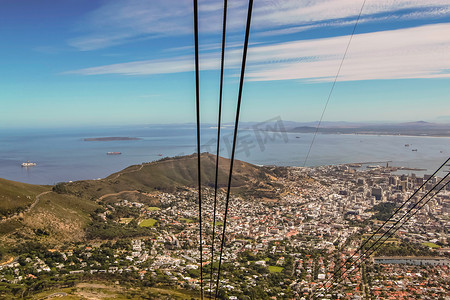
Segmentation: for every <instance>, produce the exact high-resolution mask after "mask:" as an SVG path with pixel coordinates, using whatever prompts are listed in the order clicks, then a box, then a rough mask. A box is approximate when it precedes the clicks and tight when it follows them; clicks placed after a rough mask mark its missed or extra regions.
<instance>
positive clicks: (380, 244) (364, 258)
mask: <svg viewBox="0 0 450 300" xmlns="http://www.w3.org/2000/svg"><path fill="white" fill-rule="evenodd" d="M449 175H450V172H449V173H447V175H445V176H444V178H442V179H441V180H440V181H439V182H438V183H436V184H435V185H434V186H433V187H432V188H431V189H430V191H428V192H427V193H426V194H425V195H424V196H423V197H422V198H421V199H420V200H419V201H418V202H416V203H415V205H414V206H413V207H412V208H410V209H409V210H408V211H407V212H406V213H405V214H404V215H403V216H402V218H400V220H398V221H397V222H396V223H395V224H394V225H393V226H392V227H390V228H389V230H388V231H387V232H385V234H383V236H381V237H380V238H379V239H378V240H377V241H376V242H375V243H373V244H372V245H371V247H369V249H367V250H366V251H365V252H364V253H363V254H362V255H361V256H360V257H359V258H358V259H357V260H355V261H354V262H353V263H352V264H351V265H350V266H349V267H348V268H346V270H345V271H344V273H342V274H341V276H340V277H339V278H340V280H338V281H336V280H333V282H331V283H330V287H328V288H326V290H325V292H324V293H325V294H326V293H327V292H328V291H329V290H330V288H331V287H332V285H333V284H334V283H336V284H339V283H340V282H341V281H342V278H343V276H344V275H345V274H346V273H347V272H348V270H349V269H350V268H351V267H352V266H354V264H355V263H356V262H358V261H359V260H360V259H362V261H361V262H360V263H359V264H358V265H357V266H356V267H355V268H354V269H353V270H356V269H357V268H359V267H360V266H361V265H362V264H363V263H364V261H365V260H367V258H368V257H370V255H372V254H373V253H375V251H377V250H378V249H379V248H380V247H381V246H382V245H383V244H384V243H385V242H386V241H387V240H389V239H390V238H391V237H392V236H393V235H394V234H395V233H396V232H397V230H398V229H400V228H401V227H402V226H403V225H404V224H405V223H406V222H408V221H409V220H410V219H411V218H412V217H413V216H414V215H415V214H416V213H417V212H418V211H419V210H421V209H422V208H423V207H424V206H425V205H426V204H428V202H430V201H431V200H432V199H433V198H434V196H436V195H437V194H438V193H439V192H440V191H441V190H442V189H443V188H444V187H445V186H446V185H447V184H449V182H447V183H445V184H444V185H443V186H441V187H440V188H439V190H438V191H437V192H436V193H434V194H433V195H432V196H431V197H430V198H429V199H428V200H427V201H425V203H424V204H422V206H420V207H419V208H418V209H417V210H416V211H415V212H414V213H412V214H411V215H410V216H409V217H408V218H407V219H406V220H405V221H403V223H402V224H400V226H398V227H397V228H396V229H394V231H392V232H391V233H390V234H389V236H388V237H387V238H385V239H384V240H382V239H383V238H384V236H385V235H386V234H387V233H388V232H389V231H390V230H391V229H392V228H395V226H396V225H397V224H398V223H399V222H400V221H401V220H402V219H403V218H404V217H405V216H406V215H408V214H409V213H410V212H411V211H412V210H413V209H414V208H415V207H416V206H417V205H418V204H419V203H420V202H422V201H423V200H424V199H425V198H426V197H427V196H428V195H429V194H430V193H431V192H432V191H433V190H434V189H435V188H436V187H437V186H439V185H440V184H441V183H442V182H443V181H445V179H446V178H447V177H448V176H449ZM379 241H381V242H380V243H379V244H378V246H377V247H376V248H375V249H373V250H372V252H370V253H369V254H367V252H369V251H370V250H371V249H372V248H373V247H374V246H375V245H376V244H377V243H378V242H379ZM344 265H345V263H344ZM353 270H351V271H350V272H349V273H348V274H350V273H351V272H353Z"/></svg>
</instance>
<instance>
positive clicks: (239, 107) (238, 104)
mask: <svg viewBox="0 0 450 300" xmlns="http://www.w3.org/2000/svg"><path fill="white" fill-rule="evenodd" d="M252 8H253V0H249V1H248V13H247V26H246V29H245V40H244V51H243V54H242V66H241V78H240V81H239V93H238V101H237V108H236V120H235V123H234V135H233V147H232V150H231V161H230V173H229V176H228V188H227V196H226V201H225V213H224V218H223V232H222V241H221V246H220V255H219V266H218V270H217V282H216V294H215V299H216V298H217V296H218V292H219V283H220V271H221V265H222V255H223V248H224V245H225V233H226V226H227V215H228V204H229V200H230V189H231V179H232V177H233V164H234V154H235V150H236V140H237V132H238V127H239V114H240V111H241V100H242V89H243V86H244V76H245V64H246V61H247V49H248V39H249V35H250V25H251V18H252Z"/></svg>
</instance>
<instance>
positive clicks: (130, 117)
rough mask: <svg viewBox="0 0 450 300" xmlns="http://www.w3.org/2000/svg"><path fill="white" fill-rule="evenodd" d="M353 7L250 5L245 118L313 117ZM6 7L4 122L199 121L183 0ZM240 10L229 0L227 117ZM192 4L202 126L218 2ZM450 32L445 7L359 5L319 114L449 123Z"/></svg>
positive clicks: (212, 75)
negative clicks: (197, 22) (196, 31)
mask: <svg viewBox="0 0 450 300" xmlns="http://www.w3.org/2000/svg"><path fill="white" fill-rule="evenodd" d="M362 3H363V1H357V2H356V1H348V0H341V1H315V2H314V3H305V2H303V1H260V2H257V3H255V8H254V15H253V20H252V28H251V33H250V47H249V54H248V68H247V72H246V83H245V86H244V94H243V103H242V113H241V120H242V121H262V120H266V119H270V118H272V117H274V116H280V117H281V118H282V119H283V120H290V121H296V122H311V121H317V120H319V119H320V115H321V113H322V110H323V107H324V105H325V102H326V99H327V96H328V93H329V91H330V88H331V85H332V82H333V81H334V78H335V76H336V73H337V71H338V67H339V64H340V62H341V60H342V57H343V55H344V51H345V48H346V46H347V43H348V41H349V39H350V34H351V33H352V30H353V27H354V24H355V21H356V19H357V16H358V14H359V11H360V9H361V5H362ZM2 5H3V9H2V11H1V12H0V18H1V20H2V21H0V22H1V23H0V24H1V26H0V36H1V37H2V40H3V44H4V45H8V46H7V47H3V48H2V49H0V54H1V57H2V59H1V65H2V68H1V71H0V88H1V89H2V93H1V94H0V101H1V102H2V107H3V109H2V111H1V113H0V117H1V118H0V120H1V121H0V126H2V127H3V128H13V127H59V126H63V127H64V126H98V125H132V124H155V123H157V124H161V123H191V122H194V121H195V117H194V116H195V105H194V96H195V91H194V75H193V50H194V49H193V35H192V30H193V28H192V27H193V20H192V3H191V1H152V2H151V3H141V2H139V1H129V0H124V1H114V2H104V1H65V2H64V3H60V2H57V1H43V2H40V3H39V4H38V3H35V2H33V1H19V2H17V1H7V2H5V3H4V4H2ZM246 5H247V3H246V1H233V2H230V4H229V12H228V13H229V20H228V21H229V22H228V27H227V52H226V60H225V65H226V72H225V90H224V121H225V122H230V121H232V120H233V119H234V110H235V103H236V98H237V86H238V84H237V83H238V77H237V76H238V74H239V71H240V70H239V67H240V56H241V51H242V40H243V30H244V25H245V24H244V23H245V13H246ZM199 8H200V68H201V70H202V71H201V73H200V79H201V82H200V88H201V110H202V122H204V123H215V122H216V119H217V102H218V85H219V67H220V35H221V22H222V3H221V2H220V1H214V2H206V1H200V7H199ZM449 33H450V5H449V4H448V2H447V1H438V0H434V1H427V2H426V3H423V1H416V0H405V1H377V2H376V3H373V2H371V1H367V3H366V4H365V6H364V8H363V10H362V14H361V18H360V20H359V23H358V26H357V28H356V31H355V35H354V36H353V39H352V42H351V44H350V47H349V50H348V53H347V55H346V58H345V61H344V63H343V66H342V70H341V72H340V74H339V77H338V79H337V83H336V87H335V90H334V92H333V94H332V97H331V101H330V103H329V106H328V108H327V110H326V112H325V115H324V119H323V120H324V121H348V122H361V121H380V122H408V121H419V120H424V121H429V122H441V123H446V122H447V123H448V122H450V115H449V113H448V112H450V104H449V101H448V94H449V92H450V73H449V71H448V70H450V54H449V53H450V51H449V49H450V34H449Z"/></svg>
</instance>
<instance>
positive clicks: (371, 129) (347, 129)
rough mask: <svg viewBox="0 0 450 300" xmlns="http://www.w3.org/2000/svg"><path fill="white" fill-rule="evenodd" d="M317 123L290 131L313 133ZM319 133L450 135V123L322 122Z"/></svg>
mask: <svg viewBox="0 0 450 300" xmlns="http://www.w3.org/2000/svg"><path fill="white" fill-rule="evenodd" d="M316 128H317V125H314V126H311V125H305V124H303V125H301V126H295V127H294V126H290V127H288V128H286V130H287V131H288V132H297V133H312V132H316V130H317V129H316ZM317 132H318V133H328V134H378V135H412V136H441V137H450V124H439V123H429V122H424V121H418V122H408V123H397V124H395V123H393V124H356V123H347V124H330V123H322V124H321V126H320V127H319V129H318V131H317Z"/></svg>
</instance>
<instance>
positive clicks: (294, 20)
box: [68, 0, 450, 51]
mask: <svg viewBox="0 0 450 300" xmlns="http://www.w3.org/2000/svg"><path fill="white" fill-rule="evenodd" d="M361 4H362V1H361V3H359V1H355V0H316V1H300V0H261V1H258V2H256V3H255V9H254V17H253V25H252V26H253V28H254V30H256V31H268V32H271V31H272V30H277V29H278V30H281V29H284V28H280V27H293V29H290V30H289V29H284V31H279V32H278V34H283V33H289V32H292V31H293V30H294V31H295V30H309V29H311V28H315V27H317V26H321V24H320V23H322V22H327V23H328V26H331V25H333V24H335V25H336V26H342V25H343V24H344V23H342V22H341V23H340V22H337V21H339V20H341V21H343V22H345V21H346V20H344V19H346V18H352V17H355V16H356V15H357V14H358V13H359V10H360V8H361ZM246 7H247V1H245V0H236V1H232V2H230V7H229V22H228V30H229V31H230V32H233V31H236V30H242V28H243V26H244V22H245V15H246V11H245V10H246ZM392 12H398V14H400V15H401V16H402V15H404V16H405V17H406V16H408V17H409V18H415V19H421V18H429V17H435V16H448V15H450V4H449V2H448V0H427V1H423V0H377V1H368V2H367V4H366V6H365V8H364V11H363V18H365V19H366V21H370V20H374V21H375V19H371V18H369V16H372V15H377V14H384V13H392ZM221 13H222V5H221V3H220V1H217V2H211V1H210V0H200V30H201V31H202V32H203V33H206V34H207V33H217V32H220V28H221ZM398 14H397V15H396V16H392V18H398ZM77 29H78V32H79V34H78V36H77V37H74V38H72V39H70V40H69V41H68V42H69V44H70V45H71V46H73V47H75V48H77V49H79V50H83V51H86V50H95V49H101V48H106V47H110V46H114V45H119V44H123V43H127V42H133V41H136V40H139V39H143V38H145V39H146V38H157V37H162V36H164V37H167V36H180V35H186V34H191V33H192V1H190V0H152V1H139V0H116V1H107V2H105V4H104V5H103V6H101V7H99V8H98V9H97V10H94V11H92V12H90V13H89V14H88V15H86V16H85V17H84V18H83V19H82V20H81V21H80V23H79V25H78V28H77ZM274 33H276V31H275V32H274Z"/></svg>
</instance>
